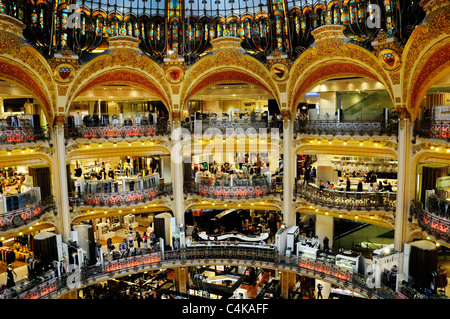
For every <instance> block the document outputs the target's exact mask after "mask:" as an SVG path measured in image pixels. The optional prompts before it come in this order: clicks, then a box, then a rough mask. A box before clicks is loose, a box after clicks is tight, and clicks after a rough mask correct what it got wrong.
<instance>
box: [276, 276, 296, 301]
mask: <svg viewBox="0 0 450 319" xmlns="http://www.w3.org/2000/svg"><path fill="white" fill-rule="evenodd" d="M295 276H296V273H293V272H287V271H281V274H280V281H281V298H283V299H289V294H290V293H291V292H292V288H293V287H294V285H295Z"/></svg>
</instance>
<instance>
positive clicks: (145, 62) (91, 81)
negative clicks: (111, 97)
mask: <svg viewBox="0 0 450 319" xmlns="http://www.w3.org/2000/svg"><path fill="white" fill-rule="evenodd" d="M105 83H124V84H130V85H136V86H139V87H141V88H144V89H146V90H149V91H151V92H152V93H155V94H156V95H157V96H158V97H159V98H160V99H161V101H162V102H163V103H164V105H165V106H166V108H167V110H168V112H169V116H170V114H171V111H172V106H171V103H172V98H171V89H170V86H169V84H168V83H167V81H166V79H165V77H164V74H163V71H162V69H161V68H160V66H159V65H158V64H156V63H155V62H154V61H152V60H151V59H149V58H147V57H145V56H140V55H138V54H136V53H135V52H133V51H131V52H130V50H129V49H116V50H114V54H113V55H102V56H100V57H98V58H96V59H94V60H92V61H90V62H89V63H88V64H86V65H85V66H83V67H82V68H81V69H80V70H79V71H78V72H77V73H76V75H75V78H74V80H73V82H72V84H71V85H70V87H69V90H68V92H67V105H66V108H65V112H66V113H67V112H68V110H69V107H70V104H71V102H72V101H73V99H74V98H75V97H76V96H78V95H79V94H80V93H82V92H84V91H85V90H87V89H89V88H91V87H93V86H96V85H99V84H105Z"/></svg>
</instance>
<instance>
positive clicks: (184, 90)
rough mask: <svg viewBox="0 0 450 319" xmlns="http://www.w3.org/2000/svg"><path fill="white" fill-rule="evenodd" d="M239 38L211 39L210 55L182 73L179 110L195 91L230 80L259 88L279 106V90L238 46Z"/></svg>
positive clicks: (263, 68)
mask: <svg viewBox="0 0 450 319" xmlns="http://www.w3.org/2000/svg"><path fill="white" fill-rule="evenodd" d="M213 41H214V40H213ZM220 41H223V42H220ZM240 41H242V39H240V38H233V37H222V38H218V39H215V41H214V42H213V52H212V54H210V55H206V56H205V57H203V58H202V59H200V60H199V61H198V62H197V63H196V64H194V65H193V66H192V67H191V68H190V69H189V70H188V71H187V72H186V75H185V76H184V79H183V82H182V83H181V90H180V110H181V109H183V108H184V106H185V105H186V103H187V102H188V100H189V97H190V96H191V95H192V94H194V93H195V92H198V91H199V90H201V89H203V88H205V87H208V86H211V85H214V84H218V83H224V82H230V81H236V82H246V83H250V84H254V85H257V86H259V87H262V88H263V89H265V90H266V91H267V92H268V93H270V94H271V95H272V96H273V97H274V98H275V99H276V100H277V102H278V105H280V107H281V103H280V96H279V90H278V87H277V85H276V83H275V80H274V79H273V78H272V77H271V75H270V72H269V70H268V69H267V68H266V67H265V66H264V65H263V64H262V63H261V62H259V61H258V60H256V59H254V58H253V57H250V56H248V55H245V52H243V50H242V48H241V47H240Z"/></svg>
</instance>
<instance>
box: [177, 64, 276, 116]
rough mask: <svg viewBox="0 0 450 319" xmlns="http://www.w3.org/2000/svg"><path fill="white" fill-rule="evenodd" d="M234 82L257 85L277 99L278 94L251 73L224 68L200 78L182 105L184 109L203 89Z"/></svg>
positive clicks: (192, 86)
mask: <svg viewBox="0 0 450 319" xmlns="http://www.w3.org/2000/svg"><path fill="white" fill-rule="evenodd" d="M234 81H236V82H244V83H248V84H254V85H257V86H259V87H261V88H263V89H264V90H266V91H267V92H269V93H271V94H272V95H274V96H275V97H276V93H275V92H273V91H272V90H271V89H270V88H269V87H268V85H267V83H264V82H263V81H261V80H260V79H258V78H257V77H255V76H254V75H252V74H250V73H249V72H246V71H243V70H241V69H239V68H232V67H224V68H220V69H217V70H212V71H210V72H208V73H206V74H205V75H203V76H202V77H201V78H199V79H198V80H197V81H196V82H195V83H192V84H191V86H190V90H189V92H185V95H184V99H183V101H182V105H183V107H184V106H185V105H186V104H187V102H188V99H189V97H190V95H194V94H195V93H197V92H198V91H200V90H201V89H203V88H206V87H209V86H212V85H217V84H221V83H229V82H234ZM187 93H188V94H187Z"/></svg>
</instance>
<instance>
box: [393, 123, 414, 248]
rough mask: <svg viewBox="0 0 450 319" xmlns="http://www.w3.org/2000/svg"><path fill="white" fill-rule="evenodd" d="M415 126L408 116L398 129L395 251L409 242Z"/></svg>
mask: <svg viewBox="0 0 450 319" xmlns="http://www.w3.org/2000/svg"><path fill="white" fill-rule="evenodd" d="M412 131H413V125H412V124H411V119H410V118H409V117H407V116H403V117H402V118H399V127H398V171H397V185H398V186H397V206H396V211H395V233H394V249H395V250H397V251H399V252H401V251H403V243H404V242H405V241H406V240H407V226H408V215H409V206H410V203H411V198H410V191H409V188H410V187H411V185H412V183H411V182H412V181H411V174H410V173H409V171H410V169H411V165H412V163H411V139H412V136H413V132H412Z"/></svg>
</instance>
